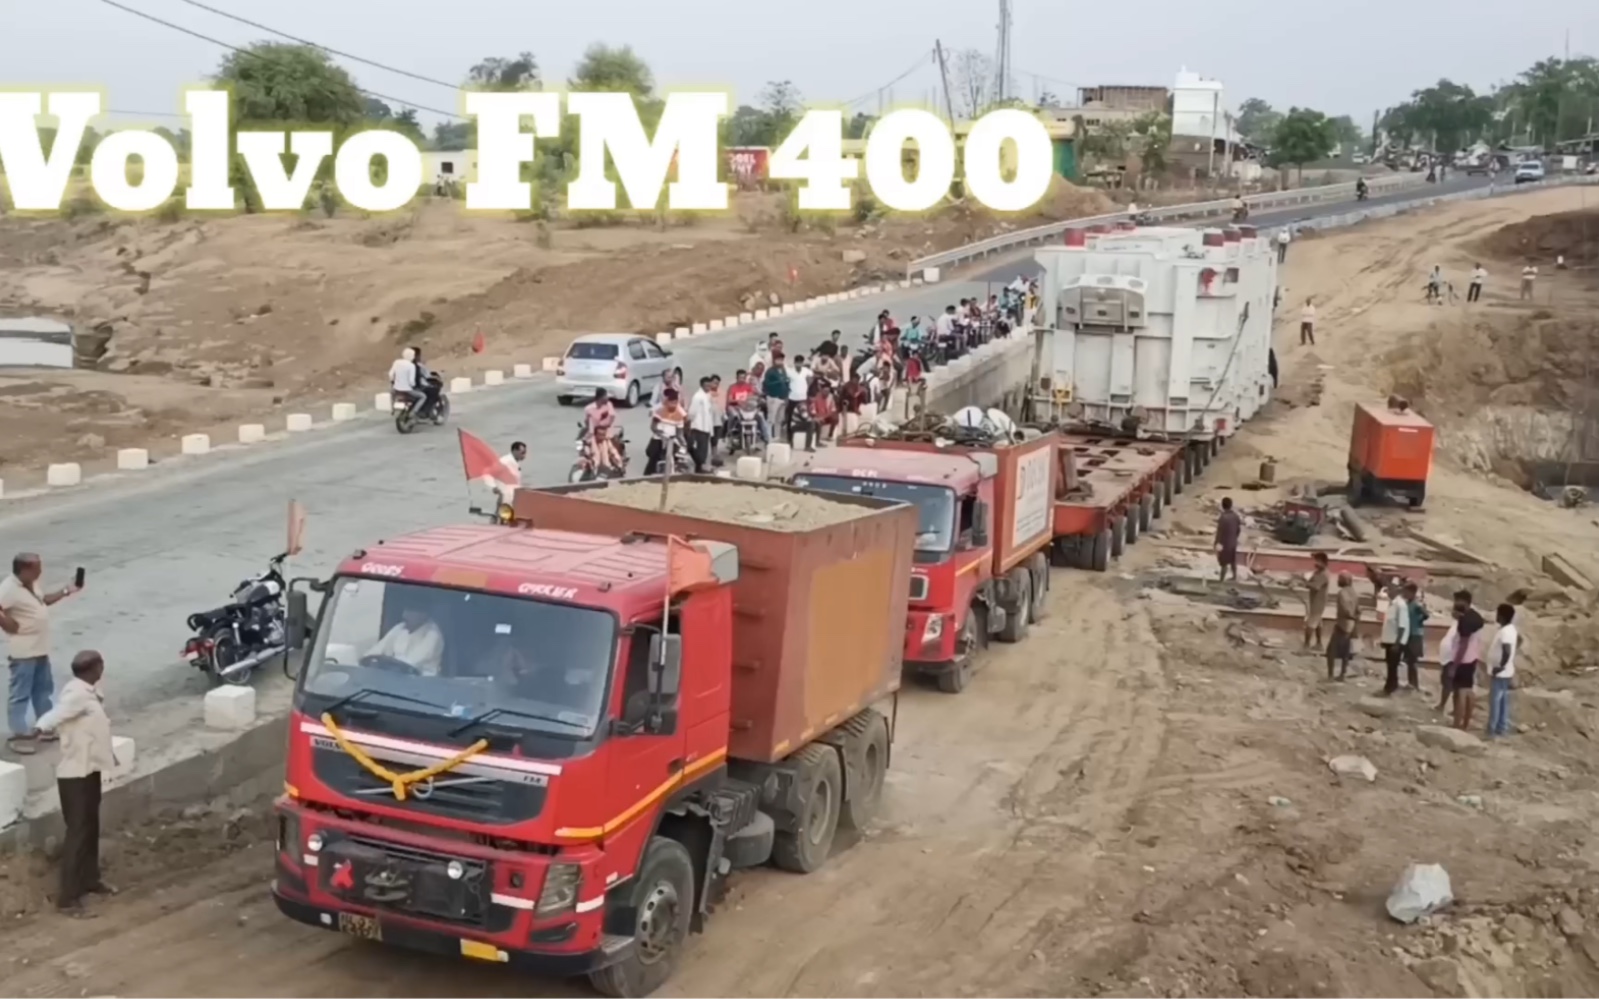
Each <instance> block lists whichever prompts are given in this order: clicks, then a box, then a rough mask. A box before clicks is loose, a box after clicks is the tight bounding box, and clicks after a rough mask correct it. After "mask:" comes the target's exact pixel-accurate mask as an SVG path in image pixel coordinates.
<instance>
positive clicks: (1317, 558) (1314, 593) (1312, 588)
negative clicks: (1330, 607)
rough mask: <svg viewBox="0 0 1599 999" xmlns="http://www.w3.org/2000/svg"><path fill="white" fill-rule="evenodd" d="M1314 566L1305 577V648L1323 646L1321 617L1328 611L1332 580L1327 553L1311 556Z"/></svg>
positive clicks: (1317, 553)
mask: <svg viewBox="0 0 1599 999" xmlns="http://www.w3.org/2000/svg"><path fill="white" fill-rule="evenodd" d="M1310 560H1311V562H1312V563H1313V564H1314V568H1312V569H1311V570H1310V575H1309V576H1308V577H1306V579H1305V587H1306V590H1307V592H1306V593H1305V648H1307V649H1308V648H1311V641H1312V639H1314V640H1315V643H1316V644H1315V647H1316V648H1318V649H1319V648H1321V617H1322V615H1323V614H1325V613H1327V588H1328V585H1329V584H1330V583H1331V582H1332V580H1331V579H1330V578H1328V575H1327V553H1326V552H1316V553H1315V554H1314V555H1312V556H1310Z"/></svg>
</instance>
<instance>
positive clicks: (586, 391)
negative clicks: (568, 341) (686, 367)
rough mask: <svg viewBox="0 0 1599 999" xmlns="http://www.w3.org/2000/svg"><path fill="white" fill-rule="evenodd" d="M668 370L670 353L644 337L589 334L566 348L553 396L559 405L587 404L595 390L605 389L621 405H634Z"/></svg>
mask: <svg viewBox="0 0 1599 999" xmlns="http://www.w3.org/2000/svg"><path fill="white" fill-rule="evenodd" d="M671 369H672V352H671V351H669V350H666V349H665V348H663V347H662V346H661V345H660V344H658V343H656V342H655V341H654V340H651V339H650V338H648V337H642V336H638V335H636V334H632V333H591V334H589V335H588V336H580V337H578V338H577V339H576V340H573V341H572V345H571V346H570V347H567V348H566V356H565V357H563V358H561V365H560V367H559V368H557V369H556V373H555V385H556V389H557V390H558V392H559V394H558V395H557V396H556V398H557V399H558V400H560V403H561V405H563V406H565V405H568V404H570V403H572V402H574V401H583V402H587V401H588V400H589V399H592V398H593V397H594V390H595V389H601V388H602V389H605V390H606V391H607V392H609V393H610V395H611V398H612V399H615V400H616V401H617V403H618V404H619V405H622V406H637V405H638V404H639V400H640V399H643V398H646V397H647V396H648V394H649V393H650V392H652V391H654V389H655V383H656V382H658V381H660V380H661V376H662V375H664V374H666V373H667V372H668V371H670V370H671Z"/></svg>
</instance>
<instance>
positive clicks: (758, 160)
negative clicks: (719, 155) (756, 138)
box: [727, 146, 772, 187]
mask: <svg viewBox="0 0 1599 999" xmlns="http://www.w3.org/2000/svg"><path fill="white" fill-rule="evenodd" d="M771 156H772V151H771V150H770V149H768V148H766V147H765V146H732V147H729V149H728V150H727V172H728V175H729V179H730V180H732V181H733V183H735V184H737V185H738V186H739V187H755V186H757V185H758V184H760V183H762V182H763V181H765V180H766V165H767V163H768V161H770V159H771Z"/></svg>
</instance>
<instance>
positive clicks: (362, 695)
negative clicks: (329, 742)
mask: <svg viewBox="0 0 1599 999" xmlns="http://www.w3.org/2000/svg"><path fill="white" fill-rule="evenodd" d="M373 694H382V695H383V696H384V697H392V698H394V699H395V700H396V701H405V702H406V703H407V704H420V705H422V706H423V707H424V708H434V709H437V708H438V705H437V704H434V703H433V702H432V701H425V700H423V699H422V698H420V697H411V696H408V695H406V694H395V693H392V692H390V691H387V690H379V689H378V688H376V687H362V688H361V689H360V690H357V691H355V692H353V693H350V694H345V695H344V696H343V697H341V698H339V699H338V700H336V701H334V702H333V703H332V704H329V705H328V706H327V707H326V708H324V709H323V710H324V711H325V712H326V713H327V714H332V713H333V712H335V711H337V710H339V709H340V708H342V707H344V706H345V705H346V704H354V703H355V702H356V701H361V700H365V699H366V698H367V697H370V696H371V695H373ZM433 713H434V714H438V713H439V712H438V711H437V710H435V711H434V712H433Z"/></svg>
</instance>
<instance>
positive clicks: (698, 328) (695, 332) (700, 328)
mask: <svg viewBox="0 0 1599 999" xmlns="http://www.w3.org/2000/svg"><path fill="white" fill-rule="evenodd" d="M705 331H706V325H705V324H704V323H695V324H694V328H693V329H692V330H690V335H692V336H699V335H700V334H701V333H704V332H705Z"/></svg>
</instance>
